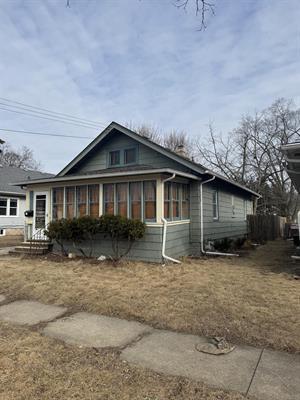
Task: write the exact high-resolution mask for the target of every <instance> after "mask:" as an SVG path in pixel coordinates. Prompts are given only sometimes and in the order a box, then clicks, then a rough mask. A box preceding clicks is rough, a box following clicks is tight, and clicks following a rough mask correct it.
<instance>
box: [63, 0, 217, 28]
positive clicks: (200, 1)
mask: <svg viewBox="0 0 300 400" xmlns="http://www.w3.org/2000/svg"><path fill="white" fill-rule="evenodd" d="M65 2H66V3H65V4H66V7H67V8H71V0H65ZM173 4H174V5H175V7H177V8H179V9H183V10H184V11H187V9H188V8H189V6H191V7H192V8H194V11H195V14H196V16H198V15H200V16H201V23H200V28H199V30H200V31H202V30H204V29H206V27H207V25H206V17H207V14H211V15H215V4H214V3H211V2H209V1H207V0H174V3H173Z"/></svg>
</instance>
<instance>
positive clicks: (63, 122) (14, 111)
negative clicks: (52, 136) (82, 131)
mask: <svg viewBox="0 0 300 400" xmlns="http://www.w3.org/2000/svg"><path fill="white" fill-rule="evenodd" d="M0 110H3V111H9V112H12V113H16V114H23V115H28V116H30V117H34V118H40V119H47V120H50V121H56V122H61V123H62V124H68V125H74V126H79V127H81V128H88V129H93V130H95V129H99V128H97V127H96V126H95V127H92V126H88V125H83V124H76V123H75V122H67V121H63V120H60V119H57V118H49V117H42V116H41V115H35V114H30V113H25V112H22V111H16V110H10V109H8V108H2V107H0Z"/></svg>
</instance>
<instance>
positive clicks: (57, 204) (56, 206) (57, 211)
mask: <svg viewBox="0 0 300 400" xmlns="http://www.w3.org/2000/svg"><path fill="white" fill-rule="evenodd" d="M63 216H64V188H63V187H60V188H53V190H52V218H53V219H54V220H56V219H61V218H63Z"/></svg>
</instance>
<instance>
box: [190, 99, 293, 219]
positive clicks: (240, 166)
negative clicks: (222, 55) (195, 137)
mask: <svg viewBox="0 0 300 400" xmlns="http://www.w3.org/2000/svg"><path fill="white" fill-rule="evenodd" d="M299 132H300V109H296V108H295V106H294V104H293V103H292V102H291V101H288V100H285V99H278V100H277V101H275V102H274V103H273V104H272V105H271V106H270V107H269V108H267V109H266V110H263V111H262V112H259V113H255V114H254V115H253V116H251V115H246V116H244V117H243V118H242V119H241V121H240V124H239V126H238V127H237V128H236V129H235V130H234V131H233V132H231V133H230V134H229V135H227V137H226V138H224V136H222V135H221V134H217V133H216V132H215V131H214V130H213V128H212V127H211V126H210V129H209V136H208V138H207V139H206V140H204V141H198V143H197V149H198V157H199V160H200V161H201V162H203V163H204V164H207V165H208V166H210V167H211V168H214V169H216V170H217V171H219V172H220V173H222V174H223V175H225V176H226V177H228V178H229V179H232V180H234V181H237V182H239V183H242V184H246V185H248V186H249V187H251V188H252V189H253V190H255V191H257V192H259V193H260V194H261V195H262V199H261V200H260V201H259V203H258V212H263V213H278V214H280V215H283V216H287V217H291V218H293V217H294V216H295V213H296V210H297V206H298V204H299V196H298V195H297V193H296V191H295V189H294V187H293V185H292V183H291V181H290V179H289V177H288V175H287V173H286V171H285V168H284V159H283V154H282V152H281V149H280V148H281V146H282V145H284V144H286V143H289V142H292V141H295V140H299V138H300V136H299Z"/></svg>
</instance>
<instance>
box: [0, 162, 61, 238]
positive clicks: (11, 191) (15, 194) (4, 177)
mask: <svg viewBox="0 0 300 400" xmlns="http://www.w3.org/2000/svg"><path fill="white" fill-rule="evenodd" d="M50 176H53V175H50V174H44V173H41V172H38V171H26V170H24V169H22V168H17V167H8V166H1V165H0V243H1V242H9V241H13V240H20V239H22V238H23V237H24V223H25V217H24V211H25V209H26V207H25V205H26V192H25V190H23V189H21V188H20V187H17V186H12V184H13V183H15V182H18V181H20V180H24V181H25V180H31V179H37V178H46V177H50Z"/></svg>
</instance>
